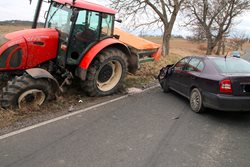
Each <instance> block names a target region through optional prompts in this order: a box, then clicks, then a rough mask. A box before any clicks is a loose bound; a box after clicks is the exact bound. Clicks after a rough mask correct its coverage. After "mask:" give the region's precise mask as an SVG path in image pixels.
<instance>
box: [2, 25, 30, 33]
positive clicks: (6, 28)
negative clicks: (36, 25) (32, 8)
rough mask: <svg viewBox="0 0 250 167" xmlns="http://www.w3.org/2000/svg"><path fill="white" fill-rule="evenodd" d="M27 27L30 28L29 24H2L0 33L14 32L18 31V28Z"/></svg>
mask: <svg viewBox="0 0 250 167" xmlns="http://www.w3.org/2000/svg"><path fill="white" fill-rule="evenodd" d="M27 28H30V27H28V26H15V25H8V26H5V25H0V35H1V34H6V33H10V32H14V31H18V30H24V29H27Z"/></svg>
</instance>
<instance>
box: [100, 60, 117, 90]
mask: <svg viewBox="0 0 250 167" xmlns="http://www.w3.org/2000/svg"><path fill="white" fill-rule="evenodd" d="M107 66H108V67H107ZM103 67H105V68H106V69H108V70H109V72H107V73H106V76H105V77H102V76H100V75H103V74H104V71H103V68H102V69H101V70H100V73H99V74H98V80H97V87H98V89H99V90H101V91H104V92H105V91H109V90H111V89H113V88H114V87H115V86H116V85H117V84H118V82H119V81H120V79H121V76H122V65H121V64H120V62H119V61H116V60H113V61H110V62H108V63H107V64H106V65H105V66H103ZM110 70H111V71H110ZM101 78H104V79H101Z"/></svg>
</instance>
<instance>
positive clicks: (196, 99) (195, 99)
mask: <svg viewBox="0 0 250 167" xmlns="http://www.w3.org/2000/svg"><path fill="white" fill-rule="evenodd" d="M190 102H191V108H192V109H193V110H194V111H199V108H200V103H201V99H200V95H199V93H198V92H197V91H194V92H193V93H192V95H191V100H190Z"/></svg>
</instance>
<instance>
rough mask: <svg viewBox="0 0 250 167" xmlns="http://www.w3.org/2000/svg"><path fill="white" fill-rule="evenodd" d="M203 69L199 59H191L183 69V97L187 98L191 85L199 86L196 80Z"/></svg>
mask: <svg viewBox="0 0 250 167" xmlns="http://www.w3.org/2000/svg"><path fill="white" fill-rule="evenodd" d="M203 68H204V62H203V61H202V59H201V58H197V57H193V58H192V59H191V60H190V61H189V62H188V63H187V65H186V66H185V68H184V69H183V75H182V87H183V92H182V93H183V94H184V95H185V96H187V97H188V96H189V94H190V88H191V87H192V86H193V85H196V86H197V85H199V84H198V79H199V76H200V74H201V72H202V70H203Z"/></svg>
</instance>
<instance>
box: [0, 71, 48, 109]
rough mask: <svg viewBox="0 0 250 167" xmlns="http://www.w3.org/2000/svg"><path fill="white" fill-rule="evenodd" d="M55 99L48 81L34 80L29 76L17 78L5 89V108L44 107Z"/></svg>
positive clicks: (3, 98) (3, 105)
mask: <svg viewBox="0 0 250 167" xmlns="http://www.w3.org/2000/svg"><path fill="white" fill-rule="evenodd" d="M52 97H53V89H52V86H51V85H50V82H49V81H48V80H46V79H34V78H32V77H31V76H29V75H28V74H24V75H22V76H19V77H15V78H14V79H13V80H12V81H9V82H8V83H7V86H6V87H4V88H3V92H2V99H1V105H2V107H3V108H9V107H13V108H26V107H34V106H40V105H42V104H43V103H44V102H45V101H46V100H48V99H51V98H52Z"/></svg>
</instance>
